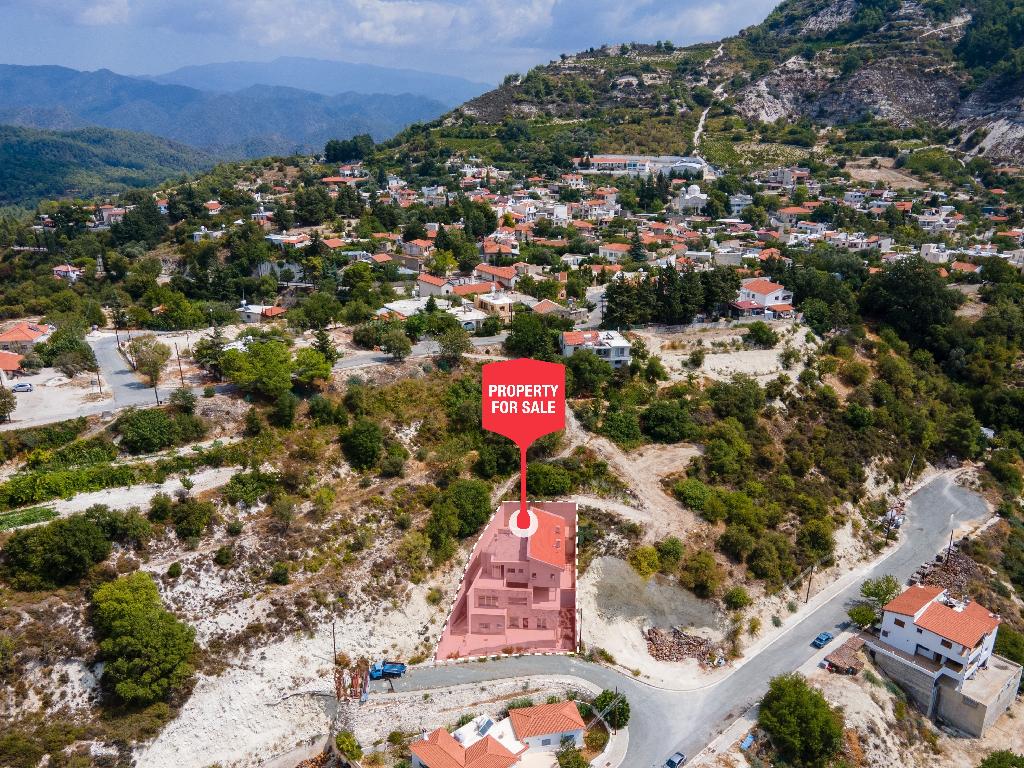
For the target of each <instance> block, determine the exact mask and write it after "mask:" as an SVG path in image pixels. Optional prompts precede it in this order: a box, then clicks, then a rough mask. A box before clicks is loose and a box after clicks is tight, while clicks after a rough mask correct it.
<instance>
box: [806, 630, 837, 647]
mask: <svg viewBox="0 0 1024 768" xmlns="http://www.w3.org/2000/svg"><path fill="white" fill-rule="evenodd" d="M832 640H833V636H832V633H831V632H822V633H821V634H820V635H818V636H817V637H816V638H814V640H813V641H812V642H811V645H813V646H814V647H815V648H824V647H825V646H826V645H828V644H829V643H831V642H832Z"/></svg>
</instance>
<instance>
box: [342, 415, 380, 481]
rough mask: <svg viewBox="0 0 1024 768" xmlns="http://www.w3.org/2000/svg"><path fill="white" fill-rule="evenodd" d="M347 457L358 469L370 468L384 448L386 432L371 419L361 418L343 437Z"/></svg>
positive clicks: (343, 447)
mask: <svg viewBox="0 0 1024 768" xmlns="http://www.w3.org/2000/svg"><path fill="white" fill-rule="evenodd" d="M341 448H342V451H344V453H345V458H346V459H348V461H349V463H350V464H351V465H352V466H353V467H355V468H356V469H369V468H370V467H372V466H374V465H375V464H376V463H377V460H378V459H379V458H380V454H381V451H383V450H384V432H383V430H382V429H381V428H380V427H379V426H377V425H376V424H375V423H374V422H372V421H370V420H369V419H365V418H362V419H359V420H357V421H356V422H355V424H353V425H352V427H351V429H349V430H347V431H346V432H345V434H344V435H343V436H342V438H341Z"/></svg>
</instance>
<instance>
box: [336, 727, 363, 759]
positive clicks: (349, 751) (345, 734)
mask: <svg viewBox="0 0 1024 768" xmlns="http://www.w3.org/2000/svg"><path fill="white" fill-rule="evenodd" d="M334 746H336V747H337V748H338V751H339V752H340V753H341V754H343V755H344V756H345V757H347V758H348V759H349V760H358V759H359V758H361V757H362V756H363V749H362V747H360V746H359V742H358V741H356V737H355V736H353V735H352V733H351V732H350V731H341V732H340V733H339V734H338V735H337V736H335V737H334Z"/></svg>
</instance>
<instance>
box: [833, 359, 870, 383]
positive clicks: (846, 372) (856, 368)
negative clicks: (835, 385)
mask: <svg viewBox="0 0 1024 768" xmlns="http://www.w3.org/2000/svg"><path fill="white" fill-rule="evenodd" d="M870 375H871V369H870V368H868V366H867V365H865V364H864V363H862V362H859V361H857V360H850V361H849V362H846V363H843V364H842V365H841V366H840V367H839V378H840V379H842V380H843V382H844V383H846V384H849V385H850V386H851V387H859V386H860V385H861V384H863V383H864V382H866V381H867V380H868V376H870Z"/></svg>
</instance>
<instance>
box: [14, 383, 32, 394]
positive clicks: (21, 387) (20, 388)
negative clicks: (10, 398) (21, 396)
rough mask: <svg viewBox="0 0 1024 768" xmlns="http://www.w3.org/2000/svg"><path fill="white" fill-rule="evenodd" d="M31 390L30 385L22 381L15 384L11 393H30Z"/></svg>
mask: <svg viewBox="0 0 1024 768" xmlns="http://www.w3.org/2000/svg"><path fill="white" fill-rule="evenodd" d="M32 389H33V387H32V385H31V384H29V383H28V382H27V381H23V382H22V383H21V384H15V385H14V386H13V387H11V392H31V391H32Z"/></svg>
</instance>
